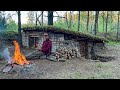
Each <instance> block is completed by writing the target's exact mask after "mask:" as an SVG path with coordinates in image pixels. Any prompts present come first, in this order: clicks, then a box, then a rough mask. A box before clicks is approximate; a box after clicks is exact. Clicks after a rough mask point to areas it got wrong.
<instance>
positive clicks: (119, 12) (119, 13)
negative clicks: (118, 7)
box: [116, 11, 120, 40]
mask: <svg viewBox="0 0 120 90" xmlns="http://www.w3.org/2000/svg"><path fill="white" fill-rule="evenodd" d="M119 15H120V11H118V26H117V36H116V40H118V36H119V35H118V34H119Z"/></svg>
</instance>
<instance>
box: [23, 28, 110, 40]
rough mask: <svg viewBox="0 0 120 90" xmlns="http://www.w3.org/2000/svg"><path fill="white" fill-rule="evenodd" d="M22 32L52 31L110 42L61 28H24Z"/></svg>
mask: <svg viewBox="0 0 120 90" xmlns="http://www.w3.org/2000/svg"><path fill="white" fill-rule="evenodd" d="M22 30H41V31H42V30H43V31H52V32H58V33H65V34H72V35H75V36H82V37H87V38H89V39H92V40H99V41H105V42H109V41H108V40H107V39H105V38H102V37H99V36H93V35H91V34H86V33H81V32H76V31H73V30H69V29H64V28H60V27H56V26H35V27H24V28H22Z"/></svg>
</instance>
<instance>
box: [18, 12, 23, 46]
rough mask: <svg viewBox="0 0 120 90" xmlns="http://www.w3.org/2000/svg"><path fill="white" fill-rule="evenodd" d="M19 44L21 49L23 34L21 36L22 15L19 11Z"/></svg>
mask: <svg viewBox="0 0 120 90" xmlns="http://www.w3.org/2000/svg"><path fill="white" fill-rule="evenodd" d="M18 42H19V45H20V47H22V34H21V13H20V11H18Z"/></svg>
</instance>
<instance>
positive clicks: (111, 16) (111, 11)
mask: <svg viewBox="0 0 120 90" xmlns="http://www.w3.org/2000/svg"><path fill="white" fill-rule="evenodd" d="M112 13H113V12H112V11H111V25H110V26H111V29H112Z"/></svg>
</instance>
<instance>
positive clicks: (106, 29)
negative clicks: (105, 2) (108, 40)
mask: <svg viewBox="0 0 120 90" xmlns="http://www.w3.org/2000/svg"><path fill="white" fill-rule="evenodd" d="M108 16H109V15H108V11H107V17H106V33H107V31H108V30H107V29H108ZM105 37H106V34H105Z"/></svg>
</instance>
